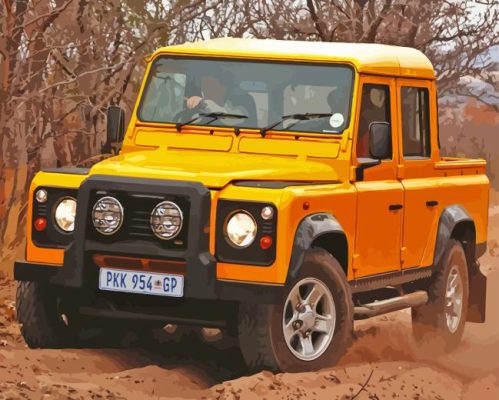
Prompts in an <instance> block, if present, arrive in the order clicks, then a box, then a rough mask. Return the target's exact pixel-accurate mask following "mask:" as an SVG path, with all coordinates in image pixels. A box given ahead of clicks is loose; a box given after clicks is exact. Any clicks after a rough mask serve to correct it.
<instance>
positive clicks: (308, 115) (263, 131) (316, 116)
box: [260, 113, 331, 137]
mask: <svg viewBox="0 0 499 400" xmlns="http://www.w3.org/2000/svg"><path fill="white" fill-rule="evenodd" d="M330 116H331V114H324V113H304V114H290V115H283V116H282V118H281V119H280V120H279V121H277V122H274V123H272V124H270V125H267V126H266V127H265V128H262V129H260V134H261V135H262V137H265V135H266V134H267V132H268V131H270V130H271V129H274V128H275V127H276V126H277V125H279V124H282V123H283V122H284V121H286V120H288V119H296V122H295V123H293V124H291V125H289V126H287V127H286V129H288V128H291V127H293V126H295V125H296V124H297V123H298V122H300V121H308V120H311V119H319V118H326V117H330Z"/></svg>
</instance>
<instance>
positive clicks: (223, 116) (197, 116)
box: [175, 112, 248, 132]
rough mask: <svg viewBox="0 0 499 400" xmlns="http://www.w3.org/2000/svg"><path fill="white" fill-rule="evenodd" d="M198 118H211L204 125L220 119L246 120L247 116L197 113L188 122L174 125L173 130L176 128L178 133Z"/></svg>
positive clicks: (223, 113)
mask: <svg viewBox="0 0 499 400" xmlns="http://www.w3.org/2000/svg"><path fill="white" fill-rule="evenodd" d="M200 118H211V120H209V121H207V122H206V124H211V123H212V122H213V121H216V120H217V119H220V118H232V119H243V118H248V116H247V115H243V114H230V113H225V112H211V113H199V114H197V115H196V116H195V117H194V118H192V119H190V120H189V121H186V122H179V123H177V124H176V125H175V128H177V132H180V131H181V129H182V127H183V126H185V125H189V124H191V123H193V122H194V121H197V120H198V119H200Z"/></svg>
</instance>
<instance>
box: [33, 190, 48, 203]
mask: <svg viewBox="0 0 499 400" xmlns="http://www.w3.org/2000/svg"><path fill="white" fill-rule="evenodd" d="M35 198H36V201H37V202H38V203H42V204H43V203H46V202H47V198H48V194H47V191H46V190H45V189H39V190H37V191H36V194H35Z"/></svg>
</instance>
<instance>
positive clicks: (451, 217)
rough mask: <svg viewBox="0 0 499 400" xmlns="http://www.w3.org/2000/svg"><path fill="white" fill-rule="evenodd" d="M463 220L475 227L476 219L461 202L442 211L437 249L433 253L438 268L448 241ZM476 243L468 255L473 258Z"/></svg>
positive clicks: (434, 264) (434, 265) (434, 263)
mask: <svg viewBox="0 0 499 400" xmlns="http://www.w3.org/2000/svg"><path fill="white" fill-rule="evenodd" d="M462 222H469V223H471V224H472V225H473V228H474V227H475V221H474V220H473V218H472V217H471V215H470V214H469V213H468V211H466V209H465V208H464V207H463V206H461V205H459V204H453V205H450V206H448V207H446V208H445V209H444V210H443V211H442V214H440V219H439V221H438V231H437V239H436V243H435V251H434V253H433V268H436V266H437V265H438V263H439V262H440V259H441V258H442V257H443V255H444V251H445V245H446V244H447V241H448V240H449V239H450V238H451V236H452V232H453V231H454V228H455V227H456V226H457V225H458V224H460V223H462ZM474 245H475V243H473V246H472V250H471V251H472V254H467V255H468V256H471V257H472V259H473V260H474V259H475V258H474V257H475V246H474Z"/></svg>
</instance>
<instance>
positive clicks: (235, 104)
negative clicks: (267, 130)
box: [186, 70, 249, 123]
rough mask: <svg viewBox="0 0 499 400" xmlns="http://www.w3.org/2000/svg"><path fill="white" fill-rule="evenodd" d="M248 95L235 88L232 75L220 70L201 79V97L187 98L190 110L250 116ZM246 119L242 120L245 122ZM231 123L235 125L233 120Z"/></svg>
mask: <svg viewBox="0 0 499 400" xmlns="http://www.w3.org/2000/svg"><path fill="white" fill-rule="evenodd" d="M246 96H248V94H246V93H244V92H242V91H241V90H238V89H237V88H234V87H233V78H232V76H231V75H230V73H227V72H222V71H219V70H216V71H210V72H209V73H208V74H206V75H205V76H203V77H202V78H201V95H200V96H191V97H188V98H186V106H187V108H188V109H191V110H192V109H194V108H196V107H200V108H202V110H203V112H207V113H210V112H222V113H227V114H239V115H246V116H247V115H248V112H249V110H248V107H247V106H246V105H247V101H245V100H246V99H245V97H246ZM243 121H244V119H241V122H243ZM231 123H234V120H232V122H231Z"/></svg>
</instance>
